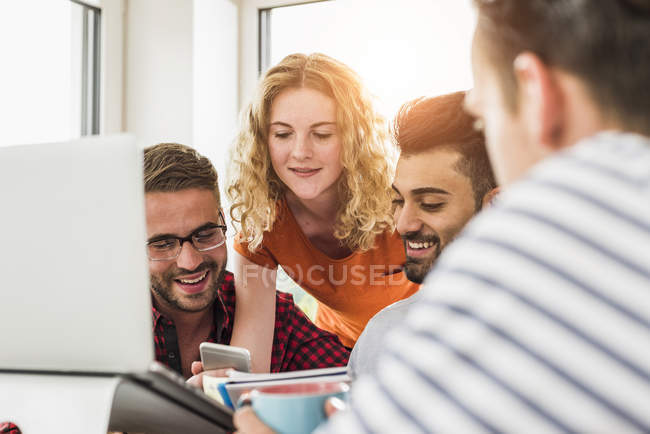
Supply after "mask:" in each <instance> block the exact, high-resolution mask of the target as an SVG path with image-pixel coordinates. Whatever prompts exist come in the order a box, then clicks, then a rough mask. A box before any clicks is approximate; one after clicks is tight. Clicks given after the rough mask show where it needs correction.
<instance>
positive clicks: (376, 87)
mask: <svg viewBox="0 0 650 434" xmlns="http://www.w3.org/2000/svg"><path fill="white" fill-rule="evenodd" d="M474 20H475V16H474V12H473V10H472V7H471V4H470V2H469V1H449V0H400V1H399V2H397V1H394V0H333V1H324V2H317V3H309V4H302V5H295V6H287V7H278V8H273V9H272V10H271V15H270V23H269V30H268V31H267V32H266V35H268V37H269V39H270V41H267V42H268V46H269V49H270V64H269V65H266V66H267V67H268V66H270V65H273V64H275V63H277V62H279V61H280V60H281V59H282V58H283V57H284V56H286V55H287V54H290V53H295V52H302V53H312V52H316V51H318V52H322V53H324V54H327V55H329V56H332V57H334V58H336V59H339V60H341V61H343V62H344V63H346V64H347V65H349V66H350V67H352V68H353V69H354V70H355V71H356V72H358V73H359V74H360V75H361V77H362V78H363V80H364V82H365V83H366V85H367V86H368V87H369V88H370V90H371V91H372V92H373V93H374V94H375V95H376V96H377V97H378V100H379V103H380V107H381V110H382V112H383V113H384V115H385V116H386V117H387V118H389V119H391V118H392V117H393V116H394V114H395V113H396V112H397V109H398V108H399V106H400V105H401V104H402V103H404V102H406V101H407V100H409V99H413V98H415V97H418V96H423V95H429V96H433V95H439V94H442V93H448V92H453V91H457V90H464V89H469V88H471V87H472V76H471V69H470V44H471V37H472V30H473V25H474Z"/></svg>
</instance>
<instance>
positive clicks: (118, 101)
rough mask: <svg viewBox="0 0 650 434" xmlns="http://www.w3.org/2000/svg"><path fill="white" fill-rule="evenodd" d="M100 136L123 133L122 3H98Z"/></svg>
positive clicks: (119, 0) (120, 0) (122, 0)
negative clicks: (99, 29) (99, 10)
mask: <svg viewBox="0 0 650 434" xmlns="http://www.w3.org/2000/svg"><path fill="white" fill-rule="evenodd" d="M99 6H100V7H101V8H102V36H101V38H102V47H101V52H102V66H101V80H100V81H101V90H100V100H101V107H100V116H101V119H100V122H99V126H100V133H101V134H115V133H119V132H121V131H123V124H124V119H125V113H124V102H123V97H124V95H125V92H124V65H125V61H124V17H125V14H126V5H125V0H102V1H101V3H100V4H99Z"/></svg>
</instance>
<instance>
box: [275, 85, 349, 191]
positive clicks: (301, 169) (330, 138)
mask: <svg viewBox="0 0 650 434" xmlns="http://www.w3.org/2000/svg"><path fill="white" fill-rule="evenodd" d="M268 137H269V139H268V142H269V143H268V145H269V153H270V155H271V164H272V165H273V169H274V170H275V173H276V174H277V175H278V177H279V178H280V179H281V180H282V182H284V183H285V184H286V186H287V187H288V188H289V189H290V190H291V191H292V192H293V193H294V194H295V195H296V197H298V198H299V199H300V200H304V201H307V200H313V199H319V198H323V199H324V198H328V197H331V195H333V194H336V188H337V181H338V179H339V177H340V176H341V172H342V171H343V165H342V164H341V137H340V135H339V131H338V130H337V127H336V104H335V102H334V100H333V99H332V98H330V97H328V96H326V95H324V94H322V93H320V92H318V91H316V90H313V89H310V88H306V87H300V88H288V89H285V90H283V91H282V92H280V93H279V94H278V95H277V96H276V97H275V99H274V100H273V103H272V104H271V117H270V126H269V136H268Z"/></svg>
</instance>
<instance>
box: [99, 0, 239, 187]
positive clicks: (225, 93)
mask: <svg viewBox="0 0 650 434" xmlns="http://www.w3.org/2000/svg"><path fill="white" fill-rule="evenodd" d="M104 1H105V2H106V1H116V0H104ZM125 16H126V25H125V48H124V52H125V54H124V58H125V59H126V60H125V68H124V70H125V77H124V89H125V92H124V102H125V103H124V109H123V110H124V125H123V130H124V131H128V132H131V133H134V134H135V135H136V137H137V139H138V141H139V142H140V143H141V144H142V145H143V146H148V145H152V144H155V143H158V142H163V141H167V142H168V141H175V142H180V143H183V144H187V145H190V146H193V147H194V148H196V149H198V150H199V152H201V153H203V154H204V155H206V156H207V157H208V158H210V159H211V160H212V161H213V163H214V165H215V167H216V168H217V171H218V172H219V174H220V175H222V176H223V174H224V173H225V163H226V158H225V155H226V153H227V149H228V147H229V146H230V143H231V141H232V139H233V137H234V133H235V129H236V125H237V111H238V106H237V104H238V101H237V76H238V75H237V72H238V66H237V63H238V60H237V59H238V53H237V39H238V35H237V19H238V18H237V17H238V10H237V1H236V0H126V13H125Z"/></svg>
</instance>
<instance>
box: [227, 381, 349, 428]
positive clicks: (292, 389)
mask: <svg viewBox="0 0 650 434" xmlns="http://www.w3.org/2000/svg"><path fill="white" fill-rule="evenodd" d="M348 390H349V386H348V385H347V384H346V383H341V382H333V383H294V384H286V385H276V386H265V387H259V388H257V389H255V390H252V391H251V392H248V393H245V394H243V395H242V396H241V397H240V399H239V402H238V404H237V406H238V407H241V406H243V405H251V406H252V407H253V410H254V411H255V414H256V415H257V417H259V418H260V419H261V420H262V422H264V423H265V424H266V425H268V426H270V427H271V428H272V429H273V430H274V431H275V432H277V433H281V434H304V433H310V432H312V431H314V430H315V429H316V427H318V425H320V424H321V423H322V422H323V421H325V419H326V417H325V410H324V408H325V401H326V400H327V399H328V398H330V397H337V398H339V399H342V400H344V401H345V400H347V394H348Z"/></svg>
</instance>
